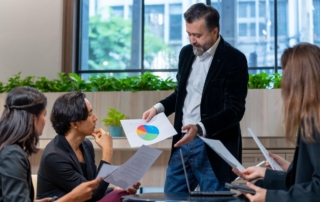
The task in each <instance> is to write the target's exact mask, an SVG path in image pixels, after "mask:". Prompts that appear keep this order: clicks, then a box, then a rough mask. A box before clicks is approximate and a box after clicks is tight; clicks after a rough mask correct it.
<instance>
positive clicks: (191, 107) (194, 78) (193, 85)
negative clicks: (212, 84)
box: [153, 36, 220, 137]
mask: <svg viewBox="0 0 320 202" xmlns="http://www.w3.org/2000/svg"><path fill="white" fill-rule="evenodd" d="M219 42H220V36H219V38H218V40H217V41H216V42H215V43H214V44H213V46H212V47H211V48H209V49H208V50H207V51H206V52H204V53H203V54H202V56H196V57H195V60H194V61H193V63H192V67H191V71H190V75H189V79H188V82H187V95H186V98H185V100H184V104H183V108H182V112H183V117H182V125H183V126H185V125H188V124H194V125H196V124H199V125H200V127H201V128H202V132H203V136H204V137H205V136H206V135H207V133H206V129H205V127H204V125H203V124H202V123H201V114H200V103H201V98H202V92H203V87H204V82H205V80H206V78H207V74H208V71H209V68H210V65H211V63H212V59H213V57H214V54H215V52H216V50H217V47H218V45H219ZM213 68H214V67H213ZM153 107H154V108H156V110H157V113H161V112H164V106H163V105H162V104H161V103H157V104H156V105H154V106H153Z"/></svg>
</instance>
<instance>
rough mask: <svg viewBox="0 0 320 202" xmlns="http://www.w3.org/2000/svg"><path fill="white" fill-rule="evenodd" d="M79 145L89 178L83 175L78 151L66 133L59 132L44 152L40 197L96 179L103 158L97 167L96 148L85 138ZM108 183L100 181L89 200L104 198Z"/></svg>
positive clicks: (39, 181) (63, 191) (59, 193)
mask: <svg viewBox="0 0 320 202" xmlns="http://www.w3.org/2000/svg"><path fill="white" fill-rule="evenodd" d="M80 147H81V148H82V151H83V156H84V160H85V163H86V170H87V173H86V174H87V179H86V178H85V177H84V174H83V172H82V168H81V165H80V163H79V161H78V158H77V156H76V154H75V153H74V152H73V150H72V148H71V146H70V144H69V143H68V141H67V140H66V138H65V137H64V135H56V136H55V137H54V138H53V139H52V140H51V141H50V143H49V144H48V145H47V146H46V148H45V149H44V151H43V155H42V158H41V161H40V167H39V171H38V186H37V198H38V199H41V198H45V197H53V196H58V197H61V196H63V195H65V194H67V193H69V192H70V191H71V190H72V189H74V188H75V187H77V186H78V185H80V184H81V183H82V182H86V181H89V180H93V179H95V177H96V175H97V173H98V172H99V170H100V167H101V166H102V165H103V163H106V162H104V161H101V162H100V165H99V167H98V170H97V168H96V165H95V162H94V149H93V146H92V143H91V142H90V140H88V139H84V141H83V142H82V143H81V145H80ZM108 185H109V183H107V182H105V181H101V182H100V185H99V187H98V188H97V189H96V190H94V192H93V196H92V199H91V200H90V201H98V200H99V199H101V198H103V197H104V195H105V191H106V189H107V188H108Z"/></svg>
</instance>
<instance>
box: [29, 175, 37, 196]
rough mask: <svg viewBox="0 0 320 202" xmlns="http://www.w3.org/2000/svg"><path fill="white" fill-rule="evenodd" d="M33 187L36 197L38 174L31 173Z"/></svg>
mask: <svg viewBox="0 0 320 202" xmlns="http://www.w3.org/2000/svg"><path fill="white" fill-rule="evenodd" d="M31 179H32V184H33V189H34V199H36V197H37V181H38V175H31Z"/></svg>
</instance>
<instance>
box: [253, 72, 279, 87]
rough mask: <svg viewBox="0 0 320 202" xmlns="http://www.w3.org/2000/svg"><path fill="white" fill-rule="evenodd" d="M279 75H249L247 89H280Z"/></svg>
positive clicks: (262, 73) (263, 73)
mask: <svg viewBox="0 0 320 202" xmlns="http://www.w3.org/2000/svg"><path fill="white" fill-rule="evenodd" d="M281 78H282V77H281V75H280V74H279V73H274V74H273V75H269V74H268V73H265V72H261V73H259V74H250V75H249V82H248V88H249V89H271V88H280V87H281Z"/></svg>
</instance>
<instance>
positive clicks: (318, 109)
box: [281, 43, 320, 142]
mask: <svg viewBox="0 0 320 202" xmlns="http://www.w3.org/2000/svg"><path fill="white" fill-rule="evenodd" d="M281 63H282V68H283V77H282V82H281V93H282V99H283V104H284V123H285V129H286V130H285V136H286V138H287V139H288V140H290V141H293V142H295V138H296V135H297V132H299V134H300V136H301V138H302V139H303V140H304V141H312V142H313V141H314V136H313V133H314V132H320V90H319V89H318V86H320V48H319V47H318V46H316V45H313V44H309V43H300V44H298V45H296V46H294V47H293V48H288V49H286V50H285V51H284V53H283V55H282V57H281Z"/></svg>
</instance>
